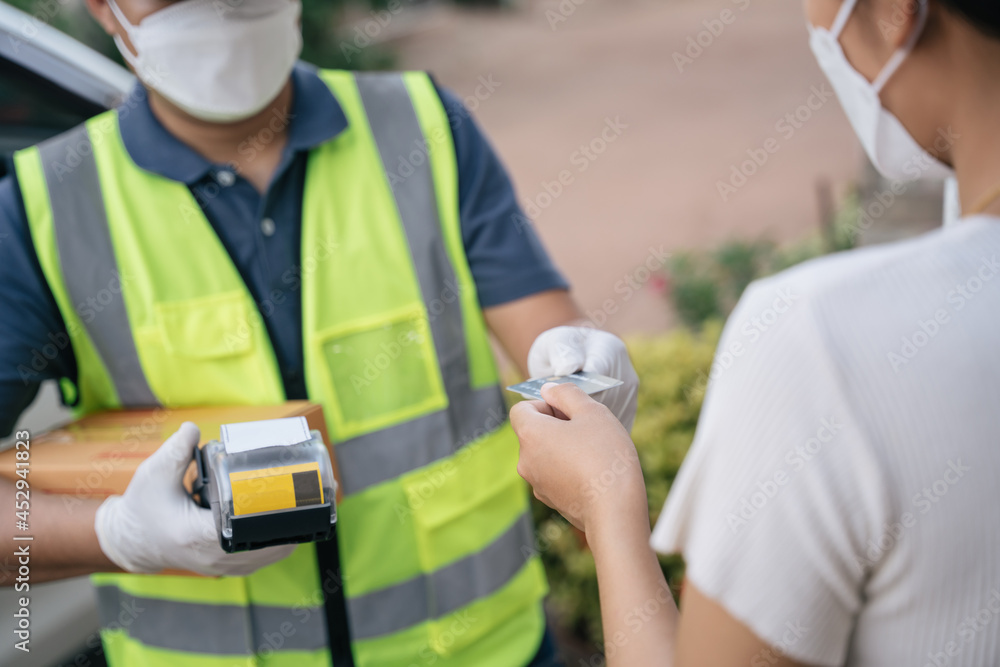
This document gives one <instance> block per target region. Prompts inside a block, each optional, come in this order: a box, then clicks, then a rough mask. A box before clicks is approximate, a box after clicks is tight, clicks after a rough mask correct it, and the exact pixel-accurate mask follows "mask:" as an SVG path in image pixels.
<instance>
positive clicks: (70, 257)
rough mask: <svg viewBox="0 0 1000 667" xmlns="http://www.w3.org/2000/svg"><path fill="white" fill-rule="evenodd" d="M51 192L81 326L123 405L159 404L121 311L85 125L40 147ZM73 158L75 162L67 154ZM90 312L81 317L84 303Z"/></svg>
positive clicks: (120, 290) (118, 283) (58, 241)
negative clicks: (93, 304)
mask: <svg viewBox="0 0 1000 667" xmlns="http://www.w3.org/2000/svg"><path fill="white" fill-rule="evenodd" d="M38 152H39V154H40V156H41V161H42V170H43V172H44V174H45V183H46V185H47V186H48V190H49V205H50V207H51V209H52V225H53V227H54V228H55V235H56V247H57V248H58V250H59V264H60V266H61V268H62V275H63V282H64V284H65V285H66V291H67V293H68V294H69V298H70V301H72V306H73V308H75V309H76V311H77V313H78V314H79V315H80V320H81V321H82V322H83V326H84V328H86V330H87V333H88V334H89V335H90V340H91V341H93V343H94V347H95V348H96V350H97V354H98V355H99V356H100V357H101V361H103V362H104V366H105V368H107V369H108V374H109V375H110V376H111V381H112V383H113V384H114V387H115V392H116V393H117V394H118V400H119V401H121V404H122V406H123V407H126V408H139V407H153V406H157V405H159V404H160V403H159V401H158V400H157V399H156V396H155V395H154V394H153V391H152V389H150V388H149V384H148V383H147V382H146V375H145V373H143V372H142V365H141V364H140V363H139V353H138V352H137V351H136V347H135V341H134V340H133V338H132V329H131V327H130V326H129V321H128V314H127V313H126V312H125V300H124V297H123V296H122V293H123V291H124V290H123V284H122V283H123V281H124V280H126V278H123V277H122V275H121V274H120V273H119V271H118V262H117V261H116V260H115V251H114V249H113V248H112V246H111V231H110V230H109V228H108V219H107V215H106V213H105V210H104V199H103V197H102V195H101V184H100V181H99V178H98V174H97V162H96V161H95V160H94V149H93V147H92V146H91V144H90V136H89V135H88V134H87V128H86V127H85V126H83V125H81V126H80V127H77V128H75V129H73V130H70V131H69V132H66V133H65V134H61V135H59V136H58V137H55V138H53V139H50V140H49V141H46V142H45V143H43V144H41V145H39V147H38ZM70 156H73V159H74V161H76V164H75V166H74V162H73V161H71V160H70V159H69V158H70ZM95 301H96V303H98V304H99V309H98V308H91V309H90V313H89V314H92V316H91V317H90V318H89V321H88V318H87V317H84V314H83V312H81V311H82V309H83V307H84V306H85V304H87V303H88V302H89V303H94V302H95Z"/></svg>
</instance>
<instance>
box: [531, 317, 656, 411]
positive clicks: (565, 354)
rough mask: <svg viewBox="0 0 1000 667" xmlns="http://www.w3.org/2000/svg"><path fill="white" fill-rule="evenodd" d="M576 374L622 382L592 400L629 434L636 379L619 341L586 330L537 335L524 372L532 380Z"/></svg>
mask: <svg viewBox="0 0 1000 667" xmlns="http://www.w3.org/2000/svg"><path fill="white" fill-rule="evenodd" d="M577 371H589V372H591V373H600V374H601V375H607V376H608V377H613V378H615V379H617V380H621V381H622V382H624V383H625V384H623V385H621V386H620V387H615V388H614V389H609V390H607V391H603V392H601V393H599V394H595V395H594V399H595V400H597V401H599V402H601V403H603V404H604V405H606V406H608V408H609V409H610V410H611V412H613V413H614V415H615V416H616V417H618V421H620V422H621V423H622V425H623V426H624V427H625V430H627V431H631V430H632V423H633V422H634V421H635V409H636V402H637V398H638V391H639V377H638V376H637V375H636V374H635V369H634V368H632V361H631V360H630V359H629V356H628V350H626V349H625V343H624V342H623V341H622V339H621V338H619V337H618V336H615V335H614V334H610V333H608V332H607V331H600V330H599V329H592V328H589V327H556V328H555V329H550V330H548V331H546V332H545V333H543V334H542V335H541V336H539V337H538V339H537V340H535V342H534V344H532V346H531V350H530V351H529V352H528V372H529V373H530V374H531V377H533V378H537V377H542V376H545V375H569V374H571V373H575V372H577Z"/></svg>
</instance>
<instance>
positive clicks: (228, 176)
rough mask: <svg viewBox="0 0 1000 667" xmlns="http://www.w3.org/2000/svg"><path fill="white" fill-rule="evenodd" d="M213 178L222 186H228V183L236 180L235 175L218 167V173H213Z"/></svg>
mask: <svg viewBox="0 0 1000 667" xmlns="http://www.w3.org/2000/svg"><path fill="white" fill-rule="evenodd" d="M215 180H217V181H218V182H219V185H221V186H222V187H224V188H228V187H229V186H230V185H232V184H233V183H235V182H236V175H235V174H233V172H231V171H229V170H228V169H220V170H219V173H217V174H216V175H215Z"/></svg>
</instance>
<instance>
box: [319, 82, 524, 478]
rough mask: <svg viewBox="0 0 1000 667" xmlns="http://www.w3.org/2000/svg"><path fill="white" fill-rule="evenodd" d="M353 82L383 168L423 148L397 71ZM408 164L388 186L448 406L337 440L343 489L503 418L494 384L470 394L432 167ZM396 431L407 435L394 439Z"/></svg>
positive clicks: (415, 463)
mask: <svg viewBox="0 0 1000 667" xmlns="http://www.w3.org/2000/svg"><path fill="white" fill-rule="evenodd" d="M355 81H356V83H357V86H358V90H359V91H360V94H361V101H362V102H363V104H364V107H365V113H366V114H367V116H368V124H369V126H370V127H371V130H372V135H373V136H374V138H375V144H376V145H377V146H378V150H379V155H380V156H381V158H382V165H383V167H384V169H385V170H386V173H387V174H391V173H393V171H392V170H393V169H394V168H395V165H396V164H397V163H398V162H399V161H400V160H401V159H402V160H407V156H409V155H410V154H411V153H413V151H414V149H417V150H423V149H422V147H423V146H424V143H423V141H424V133H423V130H422V129H421V127H420V121H419V119H418V118H417V113H416V111H415V109H414V108H413V101H412V100H411V99H410V94H409V91H408V90H407V89H406V83H405V81H404V78H403V76H402V75H401V74H396V73H376V74H372V73H368V74H358V75H356V76H355ZM412 162H413V161H411V162H410V166H411V167H413V172H412V173H411V174H410V175H409V176H406V177H401V176H395V177H393V178H391V179H390V186H391V188H392V193H393V197H394V198H395V200H396V209H397V211H398V212H399V217H400V220H401V221H402V224H403V228H404V231H405V233H406V239H407V242H408V244H409V248H410V255H411V257H412V258H413V265H414V268H415V270H416V274H417V279H418V280H419V282H420V290H421V294H422V296H423V298H424V303H425V304H428V308H430V306H431V304H440V307H441V311H440V312H439V313H435V312H433V311H431V312H430V314H429V317H430V327H431V334H432V336H433V338H434V348H435V351H436V352H437V357H438V364H439V366H440V368H441V375H442V379H443V381H444V387H445V393H446V394H447V396H448V403H449V406H448V409H447V410H445V411H443V412H442V413H438V414H432V415H427V416H425V417H423V418H420V419H416V420H414V421H411V422H408V423H406V424H401V425H399V426H398V427H396V428H395V429H386V430H383V431H379V432H376V433H370V434H367V435H365V436H362V437H359V438H356V439H354V440H351V441H348V442H344V443H340V444H338V445H337V447H336V452H337V463H338V465H339V466H340V470H341V471H342V473H343V478H344V488H345V490H344V492H345V493H348V494H350V493H357V492H358V491H361V490H363V489H365V488H367V487H369V486H372V485H374V484H378V483H381V482H385V481H388V480H391V479H395V478H396V477H398V476H399V475H401V474H403V473H406V472H410V471H411V470H416V469H418V468H422V467H424V466H426V465H430V464H431V463H434V462H436V461H440V460H441V459H443V458H446V457H448V456H451V455H452V454H454V453H455V452H456V451H457V450H458V449H460V448H461V447H463V446H464V445H466V444H468V443H469V442H472V441H473V440H475V439H477V438H479V437H482V436H483V435H486V434H487V433H489V432H491V431H494V430H496V429H497V428H499V427H500V426H501V425H502V424H503V423H504V421H505V420H506V414H507V411H506V407H505V405H504V402H503V396H502V394H501V393H500V388H499V387H496V386H493V387H489V388H486V389H481V390H477V391H473V390H472V388H471V386H470V377H469V357H468V350H467V347H466V342H465V323H464V321H463V319H462V304H461V299H458V298H455V299H452V302H451V303H448V302H447V299H445V298H444V295H447V294H453V293H454V291H455V290H454V289H453V288H452V286H453V285H456V284H457V281H456V279H455V270H454V267H452V265H451V260H450V259H449V257H448V252H447V251H446V249H445V243H444V238H443V235H442V231H441V222H440V216H439V214H438V205H437V195H436V190H435V187H434V174H433V168H432V166H431V163H430V160H429V159H424V160H422V161H421V164H419V165H417V164H413V163H412ZM394 431H395V432H394ZM402 434H405V435H406V436H407V437H405V438H400V437H399V436H400V435H402Z"/></svg>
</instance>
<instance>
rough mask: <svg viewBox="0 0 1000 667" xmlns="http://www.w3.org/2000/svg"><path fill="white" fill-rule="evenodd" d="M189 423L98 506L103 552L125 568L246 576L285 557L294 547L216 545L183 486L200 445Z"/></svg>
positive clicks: (207, 515) (208, 520) (211, 523)
mask: <svg viewBox="0 0 1000 667" xmlns="http://www.w3.org/2000/svg"><path fill="white" fill-rule="evenodd" d="M199 439H200V433H199V431H198V427H197V426H195V425H194V424H192V423H190V422H187V423H184V424H182V425H181V427H180V429H179V430H178V431H177V432H176V433H174V434H173V435H172V436H170V438H168V439H167V441H166V442H165V443H163V445H161V446H160V448H159V449H158V450H156V452H154V453H153V455H152V456H150V457H149V458H148V459H146V460H145V461H143V462H142V464H141V465H140V466H139V467H138V468H137V469H136V471H135V475H134V476H133V477H132V481H131V482H130V483H129V485H128V488H127V489H125V493H124V494H123V495H120V496H111V497H110V498H108V499H107V500H105V501H104V503H103V504H102V505H101V506H100V507H99V508H98V510H97V517H96V519H95V521H94V530H95V532H96V533H97V539H98V542H99V543H100V545H101V550H102V551H104V554H105V555H106V556H107V557H108V558H109V559H110V560H111V562H113V563H114V564H115V565H117V566H118V567H120V568H122V569H123V570H125V571H126V572H134V573H138V574H153V573H156V572H160V571H162V570H165V569H177V570H188V571H191V572H196V573H198V574H203V575H206V576H245V575H248V574H251V573H253V572H256V571H257V570H259V569H260V568H262V567H264V566H266V565H271V564H272V563H276V562H278V561H279V560H282V559H283V558H286V557H288V556H289V555H290V554H291V553H292V551H294V550H295V545H287V546H280V547H269V548H267V549H259V550H257V551H246V552H241V553H235V554H229V553H226V552H225V551H223V550H222V547H221V546H220V545H219V532H218V530H217V529H216V527H215V520H214V518H213V517H212V512H211V510H207V509H204V508H202V507H199V506H198V505H196V504H195V503H194V501H193V500H191V498H190V496H188V494H187V491H186V490H185V489H184V484H183V479H184V473H185V472H186V471H187V469H188V466H189V465H190V463H191V455H192V453H193V452H194V448H195V447H197V446H198V441H199Z"/></svg>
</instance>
